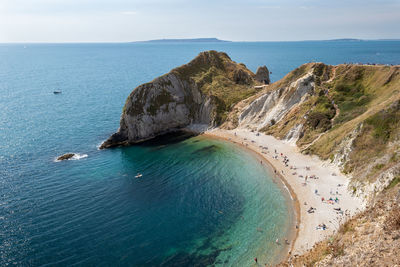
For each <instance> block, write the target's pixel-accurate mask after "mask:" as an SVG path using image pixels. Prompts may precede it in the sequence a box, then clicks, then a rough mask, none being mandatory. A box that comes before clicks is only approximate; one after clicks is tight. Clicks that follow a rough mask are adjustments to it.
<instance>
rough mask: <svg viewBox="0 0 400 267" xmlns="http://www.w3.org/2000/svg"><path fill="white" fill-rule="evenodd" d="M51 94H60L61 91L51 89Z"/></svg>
mask: <svg viewBox="0 0 400 267" xmlns="http://www.w3.org/2000/svg"><path fill="white" fill-rule="evenodd" d="M53 94H55V95H56V94H61V91H53Z"/></svg>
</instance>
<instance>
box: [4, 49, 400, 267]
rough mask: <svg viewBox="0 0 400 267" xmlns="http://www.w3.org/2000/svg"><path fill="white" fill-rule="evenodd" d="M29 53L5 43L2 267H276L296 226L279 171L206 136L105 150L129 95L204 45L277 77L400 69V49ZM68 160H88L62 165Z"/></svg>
mask: <svg viewBox="0 0 400 267" xmlns="http://www.w3.org/2000/svg"><path fill="white" fill-rule="evenodd" d="M25 46H26V47H24V45H0V92H1V94H0V193H1V194H0V228H1V231H0V265H1V266H4V265H7V264H16V265H23V266H26V265H29V266H44V265H51V266H54V265H60V266H63V265H64V266H66V265H68V266H69V265H85V266H86V265H92V266H93V265H96V266H101V265H103V266H110V265H115V264H119V265H135V266H144V265H146V266H156V265H162V264H163V265H165V266H174V265H175V266H176V265H179V266H185V265H189V266H190V265H194V263H199V264H200V265H207V264H214V263H215V264H220V265H235V264H236V265H237V266H246V265H250V264H252V259H253V258H254V257H259V258H260V259H262V262H268V261H269V262H270V261H273V260H274V258H276V257H277V255H278V254H279V250H277V248H276V247H275V246H273V245H272V244H271V243H273V242H272V241H273V240H275V238H277V237H283V236H286V235H287V231H288V227H289V222H290V220H291V218H290V216H289V209H290V207H288V203H287V202H286V200H285V197H284V195H283V193H282V192H281V190H280V189H279V187H278V186H276V184H275V183H274V182H273V181H272V179H271V174H270V173H269V171H268V170H266V169H264V168H263V166H261V165H260V164H259V161H258V159H257V158H255V157H254V155H252V154H249V153H248V152H246V151H243V150H242V149H240V148H238V147H236V146H234V145H232V144H229V143H226V142H223V141H217V140H211V139H207V138H204V137H196V138H192V139H188V140H185V141H181V142H175V143H170V144H161V143H156V144H153V145H146V146H137V147H130V148H118V149H112V150H106V151H99V150H98V149H97V146H98V145H99V144H100V143H101V142H102V141H103V140H104V139H106V138H107V137H108V136H109V135H110V134H111V133H112V132H114V131H115V130H116V129H117V127H118V122H119V116H120V113H121V110H122V106H123V104H124V102H125V99H126V97H127V96H128V94H129V93H130V92H131V90H132V89H133V88H134V87H136V86H137V85H139V84H141V83H143V82H147V81H149V80H152V79H153V78H154V77H156V76H158V75H161V74H163V73H166V72H168V71H169V70H170V69H171V68H173V67H176V66H178V65H181V64H183V63H186V62H188V61H189V60H190V59H192V58H193V57H194V56H195V55H197V54H198V53H199V52H200V51H203V50H208V49H216V50H220V51H225V52H227V53H228V54H229V55H230V56H231V57H232V59H233V60H235V61H238V62H243V63H245V64H246V65H247V66H248V67H249V68H250V69H252V70H253V71H255V70H256V68H257V66H259V65H264V64H266V65H267V66H268V67H269V68H270V70H271V71H272V72H273V74H272V79H273V80H277V79H279V78H281V77H283V75H285V74H286V73H287V72H289V71H290V70H292V69H293V68H295V67H297V66H298V65H300V64H302V63H305V62H310V61H323V62H326V63H329V64H338V63H343V62H350V61H351V62H377V63H385V64H398V63H399V62H400V42H283V43H278V42H276V43H223V44H222V43H221V44H217V43H215V44H212V43H208V44H167V45H165V44H164V45H163V44H68V45H66V44H65V45H61V44H57V45H56V44H35V45H30V44H28V45H25ZM54 90H61V91H62V92H63V93H62V94H60V95H54V94H53V93H52V92H53V91H54ZM66 152H75V153H79V154H80V155H82V156H85V155H87V157H82V158H81V159H80V160H73V161H66V162H55V161H54V159H55V157H56V156H58V155H60V154H63V153H66ZM138 172H140V173H143V177H142V178H141V179H135V178H134V176H135V175H136V174H137V173H138Z"/></svg>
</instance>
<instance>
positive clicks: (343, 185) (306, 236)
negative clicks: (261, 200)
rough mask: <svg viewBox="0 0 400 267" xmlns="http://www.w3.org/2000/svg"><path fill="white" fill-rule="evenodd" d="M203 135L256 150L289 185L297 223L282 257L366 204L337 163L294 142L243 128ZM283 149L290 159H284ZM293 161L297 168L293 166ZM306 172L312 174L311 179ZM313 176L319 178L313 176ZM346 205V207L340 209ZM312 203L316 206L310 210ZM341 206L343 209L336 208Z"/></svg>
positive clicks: (297, 251)
mask: <svg viewBox="0 0 400 267" xmlns="http://www.w3.org/2000/svg"><path fill="white" fill-rule="evenodd" d="M202 135H205V136H208V137H215V138H220V139H223V140H226V141H228V142H232V143H234V144H236V145H239V146H241V147H243V148H245V149H248V150H250V151H252V152H254V153H255V154H257V155H258V156H259V157H261V158H262V160H263V161H264V162H266V163H267V165H268V166H269V167H270V168H271V169H272V170H274V173H275V175H274V176H275V177H274V178H278V179H279V180H280V181H281V182H282V185H284V187H286V189H287V191H288V193H289V196H290V198H291V199H292V206H293V210H294V220H293V222H294V223H292V224H291V225H293V224H294V225H296V227H295V229H292V230H293V231H290V230H289V233H294V234H290V239H289V238H288V240H290V246H289V249H288V250H286V255H285V256H283V257H281V258H282V260H290V258H291V257H296V256H297V255H301V254H303V253H304V252H306V251H307V250H309V249H310V248H312V247H313V246H314V244H316V243H317V242H319V241H322V240H324V239H326V238H327V237H328V236H330V235H332V234H334V233H335V232H336V231H337V230H338V229H339V227H340V225H342V224H343V223H344V222H345V221H347V220H348V219H349V218H351V216H353V215H355V214H356V213H357V212H358V211H360V210H361V209H362V207H363V203H362V201H360V200H359V199H357V198H355V197H353V196H351V194H350V193H349V191H348V190H347V185H348V182H349V180H348V178H347V177H346V176H344V175H343V174H342V173H341V172H340V170H339V169H338V168H337V167H336V166H332V165H329V164H327V163H326V162H324V161H322V160H320V159H319V158H317V157H315V156H310V155H303V154H301V153H300V152H299V151H298V149H297V147H296V146H294V145H291V144H289V143H287V142H284V141H282V140H277V139H275V138H274V137H272V136H267V135H264V134H262V133H259V135H257V133H256V132H250V131H248V130H244V129H235V130H222V129H219V128H216V129H212V130H209V131H206V132H204V133H203V134H202ZM265 147H268V149H265ZM281 153H282V154H283V155H284V156H286V157H287V158H288V159H289V162H290V163H285V164H284V163H283V162H281V157H282V158H283V156H281V155H282V154H281ZM280 156H281V157H280ZM292 164H294V166H295V167H294V168H295V169H292ZM289 166H290V167H289ZM297 172H298V173H297ZM307 173H308V175H310V178H308V179H307V177H308V175H307ZM303 174H304V175H305V176H304V175H303ZM314 176H315V177H317V178H318V179H312V178H311V177H314ZM332 190H333V191H332ZM324 197H325V198H324ZM334 197H335V198H338V201H330V200H328V199H329V198H330V199H335V198H334ZM323 199H324V200H323ZM301 203H304V204H303V205H302V204H301ZM343 206H344V207H345V208H343V209H341V208H342V207H343ZM311 207H312V208H313V209H314V210H313V211H312V212H309V210H310V208H311ZM335 208H336V210H335ZM339 208H340V209H341V210H340V211H338V210H337V209H339ZM311 210H312V209H311ZM321 225H324V226H325V227H324V228H322V227H321V228H322V229H324V230H322V229H319V228H320V227H319V226H321Z"/></svg>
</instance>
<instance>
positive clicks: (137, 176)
mask: <svg viewBox="0 0 400 267" xmlns="http://www.w3.org/2000/svg"><path fill="white" fill-rule="evenodd" d="M142 176H143V175H142V174H141V173H138V174H137V175H136V176H135V178H140V177H142Z"/></svg>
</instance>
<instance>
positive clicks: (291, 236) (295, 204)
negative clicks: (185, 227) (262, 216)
mask: <svg viewBox="0 0 400 267" xmlns="http://www.w3.org/2000/svg"><path fill="white" fill-rule="evenodd" d="M200 135H201V136H206V137H207V138H212V139H217V140H223V141H226V142H230V143H233V144H234V145H237V146H239V147H240V148H241V149H244V150H247V151H249V152H250V153H253V154H255V156H256V157H257V158H259V159H261V160H262V162H263V164H265V165H264V166H266V168H268V169H270V171H271V175H272V180H273V181H274V183H276V182H278V183H280V184H277V186H278V187H279V188H280V189H281V190H282V191H285V193H284V192H283V194H284V195H287V196H284V197H285V198H286V199H287V201H288V202H290V203H288V204H289V205H290V209H291V210H292V212H293V214H291V215H293V220H292V222H290V223H289V225H290V226H291V227H292V228H290V229H288V237H287V240H288V241H289V243H290V245H289V246H286V244H285V243H284V242H282V241H283V240H280V241H279V242H280V245H283V246H285V249H283V250H282V252H281V253H280V254H281V255H279V257H277V258H278V260H277V261H276V262H275V264H278V263H280V262H282V261H285V260H288V258H289V256H290V254H291V252H292V250H293V247H294V244H295V241H296V239H297V236H298V234H299V229H298V227H296V226H297V225H300V203H299V201H298V198H297V195H296V193H295V192H294V190H293V188H292V187H291V186H290V184H289V183H288V182H287V181H286V179H285V178H284V177H283V176H282V175H281V174H280V173H279V172H276V173H275V174H274V170H276V169H275V168H274V165H273V164H271V163H270V162H269V160H268V159H266V158H265V157H264V156H263V155H262V154H261V153H259V152H258V151H255V150H253V149H251V148H249V147H247V146H245V145H244V144H241V143H239V142H235V141H234V140H232V139H231V138H229V137H225V136H220V135H215V134H213V133H212V132H208V131H207V132H204V133H202V134H200Z"/></svg>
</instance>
